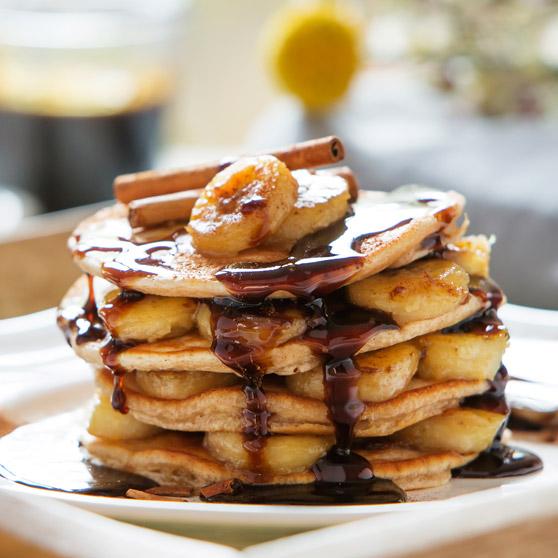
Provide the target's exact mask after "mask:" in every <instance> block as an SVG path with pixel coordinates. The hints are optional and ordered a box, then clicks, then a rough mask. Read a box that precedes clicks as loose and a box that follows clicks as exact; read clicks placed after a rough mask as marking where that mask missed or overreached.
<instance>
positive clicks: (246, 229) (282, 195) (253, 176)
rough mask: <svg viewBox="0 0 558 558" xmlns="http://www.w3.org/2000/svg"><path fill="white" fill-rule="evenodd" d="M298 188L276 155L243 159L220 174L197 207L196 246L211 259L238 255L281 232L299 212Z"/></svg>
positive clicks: (192, 220) (193, 217)
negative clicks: (291, 217)
mask: <svg viewBox="0 0 558 558" xmlns="http://www.w3.org/2000/svg"><path fill="white" fill-rule="evenodd" d="M297 191H298V184H297V182H296V180H295V179H294V178H293V176H292V174H291V172H290V171H289V169H288V168H287V167H286V166H285V164H284V163H282V162H281V161H279V159H277V158H275V157H273V156H272V155H262V156H259V157H247V158H243V159H240V160H238V161H237V162H235V163H233V164H232V165H230V166H228V167H227V168H225V169H224V170H222V171H221V172H220V173H218V174H217V175H216V176H215V177H214V178H213V180H212V181H211V182H210V183H209V184H208V185H207V186H206V187H205V189H204V190H203V192H202V194H201V196H200V197H199V198H198V200H197V201H196V204H195V205H194V208H193V209H192V215H191V217H190V222H189V224H188V227H187V229H188V232H189V233H190V234H191V235H192V243H193V245H194V247H195V248H196V249H197V250H198V251H200V252H202V253H203V254H207V255H211V256H234V255H236V254H238V253H239V252H242V251H243V250H246V249H248V248H253V247H254V246H257V245H258V244H259V243H260V242H261V241H262V240H263V239H264V238H266V237H267V236H269V235H270V234H273V233H274V232H276V231H277V230H278V229H279V227H280V226H281V223H283V221H284V220H285V218H286V217H287V215H288V214H289V213H290V212H291V211H292V210H293V208H294V205H295V201H296V197H297Z"/></svg>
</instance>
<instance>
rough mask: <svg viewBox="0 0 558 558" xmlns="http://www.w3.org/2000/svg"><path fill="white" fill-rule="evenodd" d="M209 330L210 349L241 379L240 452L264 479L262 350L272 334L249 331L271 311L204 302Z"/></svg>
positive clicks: (227, 300) (220, 300) (269, 308)
mask: <svg viewBox="0 0 558 558" xmlns="http://www.w3.org/2000/svg"><path fill="white" fill-rule="evenodd" d="M208 304H209V307H210V309H211V325H212V331H213V345H212V350H213V352H214V354H215V355H216V356H217V357H218V358H219V360H220V361H221V362H222V363H223V364H225V365H226V366H228V367H229V368H232V369H233V370H234V371H235V372H236V373H237V374H238V375H239V376H240V377H241V378H242V379H243V384H242V390H243V392H244V397H245V402H246V405H245V408H244V410H243V413H242V417H243V423H244V425H243V435H244V443H243V446H244V449H246V451H247V452H248V455H249V458H250V470H251V471H252V472H254V473H255V474H256V476H257V477H259V479H260V481H261V480H262V479H263V477H264V472H263V469H264V463H263V462H262V452H263V449H264V447H265V443H266V440H267V436H268V435H269V429H268V419H269V416H270V413H269V411H268V409H267V398H266V395H265V392H264V390H263V388H262V381H263V376H264V373H265V363H264V362H263V358H264V356H265V351H266V348H267V347H268V345H269V343H271V340H272V338H273V335H271V337H270V336H263V335H262V334H261V333H258V332H257V331H255V330H254V329H253V328H254V327H257V324H258V317H260V318H263V317H269V316H270V315H272V314H273V313H274V312H275V309H274V307H273V306H272V305H271V303H263V304H259V305H254V304H249V303H245V302H242V301H239V300H235V299H231V298H216V299H213V300H212V301H208Z"/></svg>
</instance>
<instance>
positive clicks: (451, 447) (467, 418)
mask: <svg viewBox="0 0 558 558" xmlns="http://www.w3.org/2000/svg"><path fill="white" fill-rule="evenodd" d="M504 419H505V416H504V415H501V414H499V413H492V412H490V411H483V410H480V409H470V408H463V409H450V410H448V411H445V412H444V413H442V414H441V415H438V416H435V417H431V418H429V419H426V420H423V421H421V422H418V423H416V424H413V425H412V426H408V427H407V428H404V429H403V430H401V431H399V432H397V434H395V435H394V436H395V438H396V439H398V440H401V441H403V442H407V443H409V444H411V445H412V446H414V447H415V448H417V449H419V450H423V451H429V450H440V451H456V452H458V453H479V452H481V451H483V450H485V449H486V448H488V447H489V446H490V444H492V440H493V439H494V436H496V432H498V428H500V426H501V425H502V423H503V422H504Z"/></svg>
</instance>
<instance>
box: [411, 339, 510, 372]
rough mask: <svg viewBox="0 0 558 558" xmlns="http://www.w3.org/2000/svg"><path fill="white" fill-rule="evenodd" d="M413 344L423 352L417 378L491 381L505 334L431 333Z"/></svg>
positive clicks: (502, 348) (501, 351)
mask: <svg viewBox="0 0 558 558" xmlns="http://www.w3.org/2000/svg"><path fill="white" fill-rule="evenodd" d="M416 341H417V343H418V345H419V346H420V347H421V348H422V350H423V358H422V359H421V361H420V363H419V367H418V373H417V375H418V376H419V377H420V378H423V379H425V380H435V381H445V380H492V379H493V378H494V375H495V374H496V372H497V370H498V368H499V367H500V363H501V361H502V355H503V354H504V351H505V350H506V346H507V344H508V333H507V331H505V330H502V331H498V332H493V333H490V334H487V335H481V334H477V333H431V334H428V335H424V336H422V337H420V338H419V339H417V340H416Z"/></svg>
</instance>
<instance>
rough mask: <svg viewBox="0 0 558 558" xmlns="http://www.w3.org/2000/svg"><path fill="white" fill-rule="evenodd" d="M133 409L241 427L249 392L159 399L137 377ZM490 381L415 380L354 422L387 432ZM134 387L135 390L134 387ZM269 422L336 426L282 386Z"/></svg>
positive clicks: (288, 427)
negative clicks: (143, 388) (146, 391)
mask: <svg viewBox="0 0 558 558" xmlns="http://www.w3.org/2000/svg"><path fill="white" fill-rule="evenodd" d="M96 383H97V386H98V387H99V388H100V389H101V391H102V393H104V394H105V395H106V396H107V397H110V395H111V392H112V388H113V380H112V377H111V375H110V374H109V373H108V372H106V371H103V370H98V371H97V374H96ZM125 386H126V387H125V389H126V404H127V407H128V409H129V413H131V415H132V416H133V417H135V418H136V419H138V420H139V421H141V422H144V423H146V424H152V425H155V426H159V427H161V428H164V429H167V430H181V431H187V432H242V431H243V428H244V421H243V415H242V413H243V410H244V409H245V407H246V401H245V396H244V394H243V392H242V390H241V388H240V387H238V386H234V387H226V388H217V389H210V390H207V391H204V392H203V393H200V394H196V395H193V396H191V397H188V398H185V399H181V400H176V399H173V400H169V399H158V398H155V397H150V396H147V395H145V394H142V393H141V392H140V391H139V389H138V388H137V387H136V388H135V386H134V383H133V379H130V380H129V381H127V382H126V384H125ZM488 387H489V382H487V381H483V380H478V381H475V380H451V381H446V382H436V383H428V382H424V381H420V382H418V383H417V382H415V384H414V385H413V383H411V385H410V388H408V389H407V390H405V391H403V392H402V393H400V394H398V395H397V396H395V397H393V398H392V399H389V400H388V401H383V402H377V403H365V404H364V405H365V408H364V412H363V413H362V415H361V417H360V419H359V421H358V422H357V424H356V427H355V433H356V435H357V436H359V437H363V436H387V435H389V434H392V433H394V432H397V431H398V430H401V429H402V428H405V427H407V426H409V425H411V424H414V423H416V422H419V421H421V420H424V419H426V418H428V417H431V416H434V415H437V414H440V413H441V412H443V411H445V410H446V409H450V408H453V407H457V406H458V405H459V402H460V401H461V400H462V399H463V398H464V397H468V396H471V395H477V394H481V393H484V392H485V391H486V390H487V389H488ZM134 388H135V389H134ZM266 398H267V409H268V411H269V412H270V418H269V421H268V427H269V430H270V432H273V433H276V434H298V433H304V434H320V435H322V434H331V433H333V426H332V424H331V421H330V420H329V418H328V410H327V406H326V405H325V403H323V402H322V401H318V400H317V399H310V398H307V397H300V396H298V395H294V394H292V393H290V392H288V391H287V390H286V389H284V388H276V387H274V388H271V389H266Z"/></svg>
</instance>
